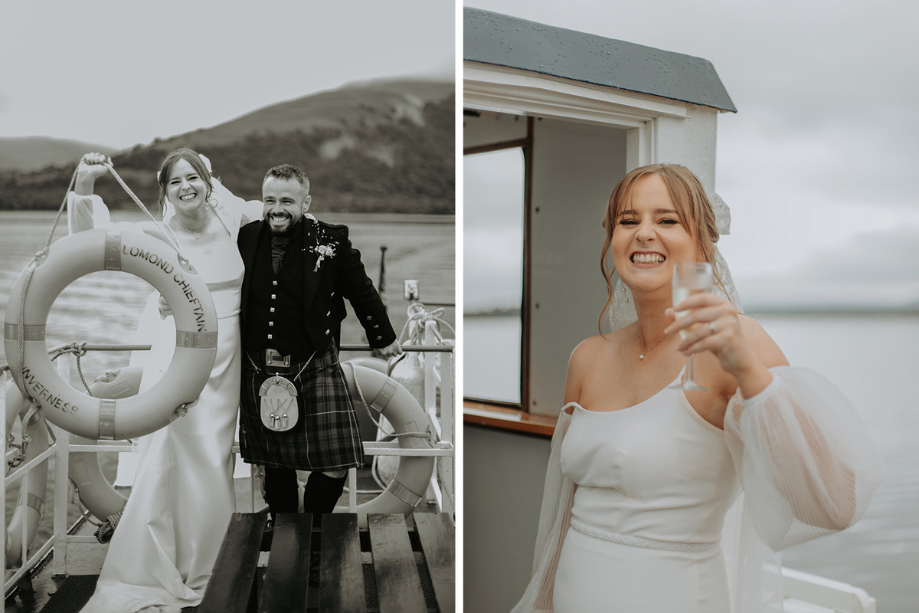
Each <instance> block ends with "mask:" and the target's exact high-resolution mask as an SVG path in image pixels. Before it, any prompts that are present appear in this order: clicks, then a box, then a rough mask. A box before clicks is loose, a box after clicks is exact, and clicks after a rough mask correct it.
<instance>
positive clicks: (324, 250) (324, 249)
mask: <svg viewBox="0 0 919 613" xmlns="http://www.w3.org/2000/svg"><path fill="white" fill-rule="evenodd" d="M312 251H313V253H315V254H317V255H318V256H319V259H317V260H316V266H315V267H314V268H313V272H319V265H320V264H322V260H324V259H326V258H334V257H335V246H334V245H331V244H330V245H316V246H315V247H313V249H312Z"/></svg>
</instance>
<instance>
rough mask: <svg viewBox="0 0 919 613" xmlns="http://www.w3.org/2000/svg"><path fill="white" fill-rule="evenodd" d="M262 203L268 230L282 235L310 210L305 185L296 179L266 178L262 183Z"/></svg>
mask: <svg viewBox="0 0 919 613" xmlns="http://www.w3.org/2000/svg"><path fill="white" fill-rule="evenodd" d="M262 202H263V203H264V205H265V206H264V209H263V212H264V215H265V219H267V220H268V229H269V230H271V232H272V234H283V233H285V232H287V231H288V230H290V229H291V228H292V227H293V226H294V225H296V224H298V223H300V220H301V219H302V218H303V214H304V213H306V212H307V211H308V210H309V208H310V196H309V192H308V191H307V188H306V186H305V185H303V184H301V183H300V182H299V181H297V180H296V179H280V178H278V177H268V178H267V179H265V182H264V183H262Z"/></svg>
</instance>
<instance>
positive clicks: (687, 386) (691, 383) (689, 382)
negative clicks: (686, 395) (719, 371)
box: [681, 353, 708, 392]
mask: <svg viewBox="0 0 919 613" xmlns="http://www.w3.org/2000/svg"><path fill="white" fill-rule="evenodd" d="M694 356H695V354H693V353H691V354H689V357H687V358H686V379H685V380H684V381H683V385H682V386H681V387H682V388H683V389H684V390H696V391H700V392H704V391H708V388H707V387H703V386H701V385H699V384H698V383H696V381H695V379H694V378H693V376H692V359H693V357H694Z"/></svg>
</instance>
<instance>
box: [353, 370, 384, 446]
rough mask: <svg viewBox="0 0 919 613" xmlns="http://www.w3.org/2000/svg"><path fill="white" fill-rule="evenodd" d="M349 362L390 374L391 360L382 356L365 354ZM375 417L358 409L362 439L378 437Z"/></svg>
mask: <svg viewBox="0 0 919 613" xmlns="http://www.w3.org/2000/svg"><path fill="white" fill-rule="evenodd" d="M348 363H349V364H356V365H358V366H366V367H367V368H371V369H373V370H375V371H377V372H381V373H383V374H384V375H388V374H389V361H388V360H384V359H381V358H374V357H370V356H364V357H360V358H354V359H353V360H348ZM373 419H374V418H372V417H371V416H370V412H369V411H357V426H358V428H360V430H361V440H362V441H375V440H376V439H377V425H376V423H374V421H373Z"/></svg>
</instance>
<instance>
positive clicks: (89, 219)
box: [67, 153, 173, 244]
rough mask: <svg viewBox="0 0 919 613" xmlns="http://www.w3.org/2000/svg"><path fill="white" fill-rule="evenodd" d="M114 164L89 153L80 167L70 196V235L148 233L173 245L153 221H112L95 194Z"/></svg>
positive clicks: (68, 212)
mask: <svg viewBox="0 0 919 613" xmlns="http://www.w3.org/2000/svg"><path fill="white" fill-rule="evenodd" d="M111 163H112V162H111V160H110V159H109V158H107V157H106V156H104V155H102V154H101V153H87V154H86V155H84V156H83V159H81V160H80V165H79V166H77V177H76V180H75V181H74V185H73V191H72V192H69V193H68V194H67V230H68V232H69V233H70V234H75V233H77V232H83V231H85V230H92V229H94V228H106V229H111V230H114V229H117V230H122V231H126V232H144V233H146V234H149V235H150V236H153V237H154V238H158V239H160V240H161V241H163V242H165V243H169V244H173V243H172V241H171V240H170V239H169V238H168V237H167V236H166V233H165V231H164V230H163V229H162V228H161V227H159V226H158V225H157V224H156V223H154V222H152V221H149V222H147V221H141V222H134V223H131V222H120V223H115V222H113V221H112V218H111V215H110V213H109V210H108V207H107V206H106V205H105V202H103V201H102V198H100V197H99V196H97V195H95V194H94V193H93V189H94V188H95V183H96V179H98V178H99V177H101V176H102V175H104V174H106V173H107V172H108V167H106V166H105V164H111Z"/></svg>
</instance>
